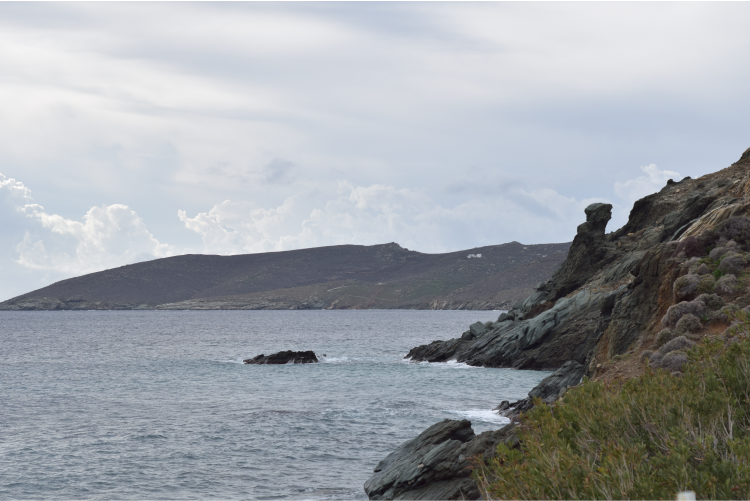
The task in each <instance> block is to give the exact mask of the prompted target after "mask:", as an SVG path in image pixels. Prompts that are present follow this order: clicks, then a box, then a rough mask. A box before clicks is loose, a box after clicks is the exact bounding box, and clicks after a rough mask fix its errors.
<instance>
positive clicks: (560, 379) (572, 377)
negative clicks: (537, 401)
mask: <svg viewBox="0 0 750 501" xmlns="http://www.w3.org/2000/svg"><path fill="white" fill-rule="evenodd" d="M583 371H584V367H583V365H581V364H579V363H578V362H576V361H574V360H568V361H567V362H565V364H563V366H562V367H560V368H559V369H557V370H556V371H555V372H554V373H553V374H551V375H549V376H547V377H546V378H544V379H542V381H541V382H540V383H539V384H538V385H536V387H534V389H533V390H531V391H530V392H529V397H531V398H534V397H539V398H541V399H542V400H544V399H546V398H548V397H551V396H555V397H557V396H558V395H559V394H560V390H562V389H563V388H567V387H569V386H575V385H577V384H578V383H580V382H581V378H582V377H583Z"/></svg>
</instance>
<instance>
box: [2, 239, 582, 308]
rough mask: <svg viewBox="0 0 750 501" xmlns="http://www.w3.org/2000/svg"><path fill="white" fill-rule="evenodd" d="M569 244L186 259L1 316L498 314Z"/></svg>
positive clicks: (64, 289)
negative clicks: (104, 312) (105, 312)
mask: <svg viewBox="0 0 750 501" xmlns="http://www.w3.org/2000/svg"><path fill="white" fill-rule="evenodd" d="M569 247H570V243H563V244H540V245H523V244H520V243H518V242H511V243H507V244H503V245H492V246H487V247H479V248H475V249H469V250H464V251H459V252H451V253H447V254H423V253H421V252H416V251H410V250H408V249H404V248H403V247H401V246H399V245H398V244H395V243H390V244H383V245H371V246H363V245H336V246H330V247H317V248H312V249H300V250H293V251H284V252H268V253H263V254H244V255H238V256H207V255H196V254H190V255H184V256H175V257H169V258H164V259H155V260H153V261H146V262H142V263H136V264H130V265H127V266H121V267H119V268H113V269H110V270H105V271H100V272H97V273H90V274H88V275H83V276H80V277H76V278H70V279H68V280H62V281H60V282H57V283H54V284H52V285H49V286H47V287H44V288H42V289H38V290H35V291H33V292H29V293H27V294H23V295H21V296H17V297H15V298H13V299H9V300H8V301H5V302H2V303H0V310H101V309H115V310H122V309H211V310H213V309H321V308H326V309H331V308H333V309H360V308H408V309H477V310H486V309H504V308H507V307H508V306H509V305H510V303H511V302H513V301H517V300H520V299H523V298H525V297H527V296H528V295H529V294H531V292H532V291H533V288H534V286H535V285H537V284H538V283H539V282H544V281H546V280H547V279H548V278H549V277H551V276H552V273H553V272H554V271H555V270H556V269H557V268H558V267H559V266H560V264H561V263H562V262H563V261H564V260H565V258H566V256H567V253H568V248H569ZM470 255H471V257H470ZM476 255H481V257H475V256H476Z"/></svg>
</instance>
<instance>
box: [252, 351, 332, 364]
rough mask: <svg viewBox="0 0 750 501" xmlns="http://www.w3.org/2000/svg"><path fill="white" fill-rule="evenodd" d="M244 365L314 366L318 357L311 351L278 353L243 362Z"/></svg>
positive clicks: (261, 355)
mask: <svg viewBox="0 0 750 501" xmlns="http://www.w3.org/2000/svg"><path fill="white" fill-rule="evenodd" d="M242 362H243V363H246V364H279V365H281V364H314V363H316V362H318V357H316V356H315V353H314V352H312V351H280V352H278V353H274V354H273V355H268V356H265V355H263V354H260V355H258V356H257V357H255V358H248V359H247V360H243V361H242Z"/></svg>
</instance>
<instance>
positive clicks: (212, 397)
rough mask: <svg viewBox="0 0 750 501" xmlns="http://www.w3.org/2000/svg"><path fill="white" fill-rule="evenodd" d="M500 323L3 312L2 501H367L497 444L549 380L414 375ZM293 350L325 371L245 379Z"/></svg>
mask: <svg viewBox="0 0 750 501" xmlns="http://www.w3.org/2000/svg"><path fill="white" fill-rule="evenodd" d="M497 315H498V313H497V312H478V311H470V312H467V311H387V310H380V311H378V310H365V311H206V312H191V311H185V312H179V311H177V312H154V311H142V312H93V311H91V312H0V355H1V356H0V498H1V499H209V498H221V499H238V498H242V499H366V496H365V494H364V491H363V489H362V484H363V483H364V481H365V480H366V479H367V478H368V477H369V476H370V474H371V472H372V469H373V467H374V466H375V465H376V464H377V463H378V461H380V460H381V459H382V458H383V457H385V456H386V455H387V454H388V453H390V452H391V451H393V449H395V448H396V447H397V446H398V445H399V444H401V443H402V442H404V441H405V440H408V439H411V438H413V437H415V436H416V435H418V434H419V433H420V432H421V431H422V430H424V429H425V428H426V427H427V426H429V425H431V424H433V423H435V422H437V421H440V420H442V419H445V418H454V419H458V418H469V419H471V420H472V423H473V425H474V430H475V431H476V432H481V431H485V430H488V429H495V428H499V427H500V426H502V422H501V419H500V418H498V417H497V416H496V415H494V414H493V413H492V412H491V411H490V409H492V408H493V407H494V406H496V405H497V404H498V403H499V402H500V401H501V400H511V401H512V400H516V399H519V398H522V397H524V396H525V395H526V394H527V393H528V391H529V390H530V389H531V388H533V387H534V386H535V385H536V384H537V383H538V382H539V381H540V380H541V379H542V378H543V377H545V376H546V375H547V374H548V373H545V372H536V371H514V370H506V369H481V368H471V367H466V366H463V365H460V364H416V363H408V362H405V361H404V360H403V356H404V355H405V354H406V353H407V352H408V350H409V349H410V348H412V347H414V346H416V345H419V344H423V343H427V342H431V341H434V340H436V339H448V338H451V337H455V336H457V335H459V334H460V333H461V332H463V331H464V330H466V328H467V326H468V325H469V324H470V323H471V322H474V321H476V320H481V321H487V320H493V319H495V318H496V317H497ZM286 349H292V350H308V349H310V350H314V351H315V352H316V353H318V354H323V353H325V354H326V355H327V357H326V359H325V363H321V364H308V365H283V366H251V365H243V364H242V363H241V361H242V359H243V358H248V357H252V356H255V355H258V354H260V353H265V354H269V353H272V352H276V351H279V350H286Z"/></svg>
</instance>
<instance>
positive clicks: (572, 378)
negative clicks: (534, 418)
mask: <svg viewBox="0 0 750 501" xmlns="http://www.w3.org/2000/svg"><path fill="white" fill-rule="evenodd" d="M584 370H585V367H584V366H583V365H581V364H579V363H578V362H575V361H573V360H569V361H567V362H565V364H563V366H562V367H560V368H559V369H557V370H556V371H555V372H554V373H552V374H551V375H549V376H547V377H546V378H544V379H542V380H541V381H540V382H539V384H538V385H536V386H535V387H534V389H532V390H531V391H530V392H529V396H528V397H527V398H523V399H521V400H518V401H516V402H513V403H512V404H511V403H509V402H508V401H507V400H504V401H503V402H500V405H498V406H497V407H495V409H494V410H496V411H497V412H498V414H500V415H501V416H505V417H507V418H510V419H513V418H515V417H517V416H518V415H519V414H521V413H523V412H526V411H528V410H529V409H531V408H532V407H534V397H538V398H540V399H542V401H544V402H545V403H548V404H551V403H553V402H554V401H555V400H557V399H558V398H560V397H561V396H562V395H563V394H564V393H565V391H566V390H567V389H568V388H569V387H571V386H576V385H577V384H578V383H580V382H581V378H582V377H583V373H584Z"/></svg>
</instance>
